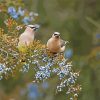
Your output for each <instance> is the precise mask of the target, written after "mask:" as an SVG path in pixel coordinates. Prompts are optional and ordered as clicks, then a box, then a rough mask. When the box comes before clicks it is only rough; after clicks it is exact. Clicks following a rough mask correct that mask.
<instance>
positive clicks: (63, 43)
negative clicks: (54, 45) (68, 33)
mask: <svg viewBox="0 0 100 100" xmlns="http://www.w3.org/2000/svg"><path fill="white" fill-rule="evenodd" d="M66 43H67V42H66V41H64V40H62V39H61V40H60V44H61V47H63V46H65V45H66Z"/></svg>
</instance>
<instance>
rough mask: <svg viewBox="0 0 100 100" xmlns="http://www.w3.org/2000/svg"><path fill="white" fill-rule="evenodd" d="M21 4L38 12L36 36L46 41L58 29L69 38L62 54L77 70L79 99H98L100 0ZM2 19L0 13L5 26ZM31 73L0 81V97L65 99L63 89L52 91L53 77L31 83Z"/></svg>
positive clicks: (25, 0)
mask: <svg viewBox="0 0 100 100" xmlns="http://www.w3.org/2000/svg"><path fill="white" fill-rule="evenodd" d="M0 1H11V0H0ZM12 1H13V0H12ZM15 1H17V0H15ZM20 1H21V0H18V1H17V2H20ZM21 3H22V4H24V8H26V9H28V10H30V11H32V12H36V13H38V14H39V17H38V20H37V21H36V23H38V24H40V25H41V27H40V29H39V31H38V32H37V35H36V39H39V40H41V41H42V42H43V43H45V44H46V41H47V40H48V39H49V38H50V37H51V35H52V34H53V32H54V31H58V32H60V33H61V37H62V38H63V39H64V40H68V41H69V44H68V45H67V47H66V51H65V56H66V57H68V58H69V59H70V60H72V61H73V68H74V69H75V70H80V77H79V79H78V82H79V83H80V84H81V85H82V91H81V92H80V94H79V98H78V100H99V99H100V0H23V1H22V2H21ZM8 6H11V5H8ZM2 19H3V18H2V15H1V14H0V27H4V26H3V25H4V24H2V23H3V22H2ZM33 24H34V23H33ZM32 73H33V72H32V71H31V70H30V71H29V72H28V73H25V74H20V75H19V74H18V75H17V77H15V78H10V79H8V80H2V81H0V100H66V94H65V91H63V92H61V93H58V94H56V93H55V89H56V85H57V79H56V77H52V78H51V79H49V80H47V81H46V82H44V83H39V84H33V83H32V81H34V80H33V79H34V76H33V74H32Z"/></svg>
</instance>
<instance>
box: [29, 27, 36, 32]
mask: <svg viewBox="0 0 100 100" xmlns="http://www.w3.org/2000/svg"><path fill="white" fill-rule="evenodd" d="M30 28H31V29H33V30H34V31H37V30H38V28H36V27H30Z"/></svg>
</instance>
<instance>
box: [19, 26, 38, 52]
mask: <svg viewBox="0 0 100 100" xmlns="http://www.w3.org/2000/svg"><path fill="white" fill-rule="evenodd" d="M39 27H40V26H39V25H38V24H35V25H27V26H26V29H25V31H24V32H23V33H22V34H21V35H20V36H19V42H18V49H19V51H22V52H24V51H26V50H25V49H26V48H27V47H28V46H30V44H31V43H32V42H33V41H34V36H35V33H36V31H37V30H38V29H39Z"/></svg>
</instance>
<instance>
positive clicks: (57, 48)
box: [47, 32, 68, 53]
mask: <svg viewBox="0 0 100 100" xmlns="http://www.w3.org/2000/svg"><path fill="white" fill-rule="evenodd" d="M67 43H68V41H64V40H62V39H61V38H60V33H59V32H54V33H53V35H52V37H51V38H50V39H49V40H48V41H47V49H48V50H49V51H50V52H51V53H62V52H64V50H65V46H66V44H67Z"/></svg>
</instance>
